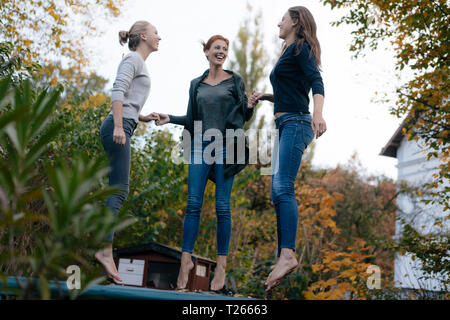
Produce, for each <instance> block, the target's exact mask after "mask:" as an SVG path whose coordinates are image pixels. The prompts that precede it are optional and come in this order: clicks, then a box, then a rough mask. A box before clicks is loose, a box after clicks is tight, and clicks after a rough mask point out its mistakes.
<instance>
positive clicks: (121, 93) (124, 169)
mask: <svg viewBox="0 0 450 320" xmlns="http://www.w3.org/2000/svg"><path fill="white" fill-rule="evenodd" d="M160 40H161V38H160V37H159V35H158V31H157V30H156V28H155V27H154V26H153V25H152V24H150V23H149V22H147V21H137V22H136V23H134V24H133V26H132V27H131V29H130V31H120V32H119V42H120V44H121V45H123V44H124V43H127V42H128V48H129V49H130V53H128V54H127V55H125V56H124V57H123V59H122V61H121V62H120V64H119V67H118V70H117V76H116V79H115V81H114V84H113V89H112V95H111V111H110V113H109V114H108V116H107V117H106V118H105V120H104V121H103V123H102V126H101V128H100V138H101V141H102V145H103V148H104V149H105V152H106V155H107V156H108V160H109V162H110V172H109V185H110V186H114V187H117V188H118V189H119V191H118V192H117V193H115V194H112V195H111V196H109V197H108V199H107V200H106V206H107V207H109V208H110V210H111V211H112V213H113V214H114V215H117V213H118V212H119V210H120V208H121V206H122V203H123V202H124V201H125V199H126V198H127V196H128V192H129V176H130V156H131V144H130V141H131V137H132V136H133V133H134V130H135V129H136V127H137V124H138V121H143V122H149V121H150V120H156V119H158V117H157V116H155V115H153V114H151V115H148V116H143V115H141V114H140V112H141V110H142V107H143V106H144V103H145V101H146V100H147V97H148V94H149V92H150V76H149V74H148V71H147V68H146V65H145V60H146V59H147V58H148V56H149V55H150V53H152V52H154V51H157V50H158V46H159V41H160ZM105 240H106V242H107V246H106V247H105V248H103V249H101V250H99V251H98V252H96V253H95V255H94V257H95V259H96V260H97V261H98V262H99V263H100V264H101V265H102V266H103V268H104V270H105V272H106V275H107V278H108V280H109V281H111V282H115V283H120V282H121V281H122V279H121V278H120V276H119V273H118V271H117V268H116V265H115V263H114V260H113V255H112V241H113V234H110V235H109V236H108V237H107V239H105Z"/></svg>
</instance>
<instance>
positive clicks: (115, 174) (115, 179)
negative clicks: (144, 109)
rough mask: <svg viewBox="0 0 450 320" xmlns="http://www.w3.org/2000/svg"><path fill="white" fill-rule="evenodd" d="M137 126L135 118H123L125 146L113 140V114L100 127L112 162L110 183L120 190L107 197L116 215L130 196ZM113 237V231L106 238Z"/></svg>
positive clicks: (111, 239) (101, 135) (103, 142)
mask: <svg viewBox="0 0 450 320" xmlns="http://www.w3.org/2000/svg"><path fill="white" fill-rule="evenodd" d="M136 126H137V123H136V122H134V120H133V119H127V118H123V131H124V132H125V136H126V142H125V145H124V146H121V145H119V144H117V143H115V142H114V141H113V132H114V119H113V116H112V115H108V116H107V117H106V119H105V120H104V121H103V123H102V126H101V128H100V138H101V141H102V145H103V148H104V149H105V151H106V155H107V156H108V160H109V164H110V171H109V174H108V178H109V185H110V186H113V187H117V188H118V189H119V191H118V192H116V193H114V194H112V195H110V196H109V197H108V198H107V199H106V206H107V207H108V208H109V209H110V210H111V212H112V213H113V214H114V215H117V213H118V212H119V210H120V207H121V206H122V204H123V202H124V201H125V199H126V198H127V197H128V192H129V190H130V185H129V179H130V156H131V144H130V140H131V137H132V136H133V133H134V130H135V129H136ZM113 237H114V234H112V233H111V234H109V235H108V236H107V238H106V239H105V240H106V241H108V242H112V241H113Z"/></svg>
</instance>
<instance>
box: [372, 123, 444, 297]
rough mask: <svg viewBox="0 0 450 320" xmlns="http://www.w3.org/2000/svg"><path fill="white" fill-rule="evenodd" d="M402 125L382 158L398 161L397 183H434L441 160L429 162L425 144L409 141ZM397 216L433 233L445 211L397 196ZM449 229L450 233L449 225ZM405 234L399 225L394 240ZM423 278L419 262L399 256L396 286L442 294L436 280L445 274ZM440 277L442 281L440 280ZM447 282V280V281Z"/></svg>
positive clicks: (422, 230)
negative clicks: (435, 223)
mask: <svg viewBox="0 0 450 320" xmlns="http://www.w3.org/2000/svg"><path fill="white" fill-rule="evenodd" d="M404 126H405V123H404V122H403V123H402V124H401V125H400V127H399V128H398V129H397V131H396V132H395V133H394V135H393V136H392V137H391V139H390V140H389V142H388V143H387V144H386V146H385V147H384V148H383V149H382V151H381V153H380V155H383V156H387V157H393V158H397V160H398V163H397V169H398V176H397V183H400V182H401V181H406V182H407V183H408V184H410V185H412V186H421V185H423V184H424V183H426V182H430V181H432V180H433V179H434V178H433V174H435V173H437V172H438V168H439V164H440V163H439V160H438V159H436V158H433V159H430V160H427V159H426V156H425V152H426V145H425V144H423V143H421V142H418V141H416V140H411V141H408V138H407V137H405V136H403V134H402V129H403V128H404ZM396 215H397V217H400V218H403V219H405V220H406V221H407V222H408V223H409V224H411V225H412V226H414V227H415V228H416V229H417V230H418V231H421V232H422V233H423V234H426V233H429V232H433V230H436V229H435V228H436V227H433V223H434V219H435V218H437V217H443V216H445V213H444V210H443V208H442V207H441V206H439V205H425V204H424V203H423V202H421V201H420V197H414V198H413V197H410V196H406V195H399V196H398V197H397V212H396ZM446 228H447V229H446V230H450V227H449V225H448V224H447V225H446ZM401 233H402V224H401V223H400V221H399V220H397V222H396V231H395V237H396V238H397V239H398V238H399V237H400V235H401ZM423 275H424V273H423V271H422V270H421V266H420V263H419V262H418V260H415V261H414V260H413V259H412V257H411V255H405V256H401V255H399V254H397V256H396V258H395V263H394V285H395V287H397V288H404V289H426V290H432V291H442V290H443V288H442V286H441V284H442V282H441V281H437V280H435V279H442V275H435V276H434V279H433V278H432V279H426V280H424V279H421V277H422V276H423ZM439 277H440V278H439ZM447 280H448V279H447Z"/></svg>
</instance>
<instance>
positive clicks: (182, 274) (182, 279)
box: [177, 252, 194, 289]
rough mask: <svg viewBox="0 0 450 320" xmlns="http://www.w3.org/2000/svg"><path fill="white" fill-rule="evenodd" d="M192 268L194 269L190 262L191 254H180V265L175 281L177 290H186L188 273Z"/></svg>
mask: <svg viewBox="0 0 450 320" xmlns="http://www.w3.org/2000/svg"><path fill="white" fill-rule="evenodd" d="M192 268H194V264H193V263H192V260H191V254H190V253H189V252H183V253H182V254H181V264H180V271H179V273H178V279H177V289H185V288H186V285H187V283H188V280H189V273H190V272H191V270H192Z"/></svg>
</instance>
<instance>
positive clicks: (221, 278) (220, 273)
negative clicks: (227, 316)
mask: <svg viewBox="0 0 450 320" xmlns="http://www.w3.org/2000/svg"><path fill="white" fill-rule="evenodd" d="M226 267H227V256H219V257H218V258H217V266H216V270H215V271H214V278H213V280H212V281H211V290H212V291H218V290H220V289H222V288H223V286H224V285H225V277H226V272H225V269H226Z"/></svg>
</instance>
